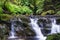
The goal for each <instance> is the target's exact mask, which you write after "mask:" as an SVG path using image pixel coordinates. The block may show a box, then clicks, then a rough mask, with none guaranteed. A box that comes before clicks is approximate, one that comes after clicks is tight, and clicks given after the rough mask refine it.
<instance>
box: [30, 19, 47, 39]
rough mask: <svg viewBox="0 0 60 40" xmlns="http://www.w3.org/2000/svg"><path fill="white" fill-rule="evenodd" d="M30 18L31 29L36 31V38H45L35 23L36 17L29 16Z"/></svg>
mask: <svg viewBox="0 0 60 40" xmlns="http://www.w3.org/2000/svg"><path fill="white" fill-rule="evenodd" d="M30 20H31V23H30V24H31V26H32V28H33V30H34V31H35V33H36V38H38V40H46V37H44V35H43V34H42V32H41V29H40V27H39V26H38V24H37V21H38V19H33V18H30Z"/></svg>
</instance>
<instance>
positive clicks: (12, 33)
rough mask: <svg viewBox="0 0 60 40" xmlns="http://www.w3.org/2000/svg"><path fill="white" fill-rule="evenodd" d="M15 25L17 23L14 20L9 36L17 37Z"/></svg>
mask: <svg viewBox="0 0 60 40" xmlns="http://www.w3.org/2000/svg"><path fill="white" fill-rule="evenodd" d="M14 25H15V23H14V21H12V22H11V32H10V36H9V38H17V37H16V36H15V30H14Z"/></svg>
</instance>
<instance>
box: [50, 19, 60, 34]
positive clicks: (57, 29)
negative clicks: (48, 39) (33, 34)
mask: <svg viewBox="0 0 60 40" xmlns="http://www.w3.org/2000/svg"><path fill="white" fill-rule="evenodd" d="M51 21H52V28H51V34H55V33H60V25H57V24H56V19H54V18H53V19H51Z"/></svg>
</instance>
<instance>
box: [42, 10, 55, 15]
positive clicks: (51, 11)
mask: <svg viewBox="0 0 60 40" xmlns="http://www.w3.org/2000/svg"><path fill="white" fill-rule="evenodd" d="M54 13H55V11H54V10H48V11H46V12H43V13H41V15H42V16H45V15H52V14H54Z"/></svg>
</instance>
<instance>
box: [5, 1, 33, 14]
mask: <svg viewBox="0 0 60 40" xmlns="http://www.w3.org/2000/svg"><path fill="white" fill-rule="evenodd" d="M5 6H6V8H7V10H8V11H10V12H11V13H14V14H16V13H19V14H23V13H27V14H29V13H32V10H30V9H29V7H27V6H17V5H15V4H13V3H11V2H7V3H6V4H5Z"/></svg>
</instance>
